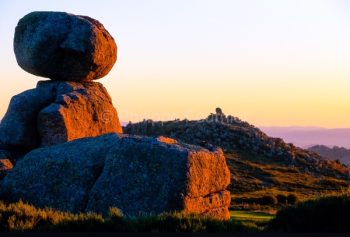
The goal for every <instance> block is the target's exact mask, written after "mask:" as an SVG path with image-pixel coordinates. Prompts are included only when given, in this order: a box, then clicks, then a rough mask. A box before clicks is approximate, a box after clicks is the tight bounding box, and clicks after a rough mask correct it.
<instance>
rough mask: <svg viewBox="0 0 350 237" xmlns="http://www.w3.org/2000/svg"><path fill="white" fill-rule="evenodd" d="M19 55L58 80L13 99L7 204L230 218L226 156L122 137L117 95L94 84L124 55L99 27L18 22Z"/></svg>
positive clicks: (69, 20)
mask: <svg viewBox="0 0 350 237" xmlns="http://www.w3.org/2000/svg"><path fill="white" fill-rule="evenodd" d="M14 49H15V54H16V59H17V62H18V64H19V65H20V66H21V67H22V68H23V69H24V70H26V71H28V72H30V73H32V74H34V75H38V76H43V77H49V78H50V79H52V80H48V81H40V82H39V83H38V84H37V87H36V88H35V89H31V90H28V91H25V92H23V93H21V94H19V95H16V96H14V97H13V98H12V100H11V102H10V105H9V108H8V110H7V112H6V114H5V116H4V118H3V120H2V121H1V123H0V151H1V152H2V153H0V155H1V154H3V155H2V156H0V180H1V179H2V178H3V177H5V178H4V179H3V180H1V182H0V199H5V200H7V201H18V200H20V199H21V200H23V201H25V202H29V203H31V204H34V205H35V206H37V207H52V208H56V209H58V210H62V211H71V212H74V213H77V212H84V211H95V212H99V213H102V214H106V213H107V212H108V209H109V207H112V206H114V207H118V208H120V209H121V210H122V211H123V213H124V214H126V215H129V216H137V215H139V214H142V213H149V214H151V213H152V214H158V213H161V212H168V211H185V212H189V213H198V214H202V215H208V216H211V217H214V218H218V219H228V218H229V216H230V215H229V212H228V207H229V205H230V201H231V197H230V193H229V192H228V191H226V187H227V186H228V185H229V183H230V172H229V170H228V168H227V166H226V161H225V157H224V155H223V152H222V151H221V149H219V148H214V147H210V148H208V149H206V148H202V147H198V146H193V145H188V144H184V143H178V142H177V141H176V140H174V139H170V138H167V137H158V138H147V137H139V136H127V135H122V134H121V133H122V128H121V126H120V123H119V119H118V114H117V111H116V109H115V108H114V107H113V105H112V100H111V98H110V96H109V95H108V93H107V91H106V89H105V88H104V87H103V86H102V84H100V83H96V82H92V81H91V80H94V79H98V78H100V77H102V76H104V75H106V74H107V73H108V72H109V70H110V69H111V68H112V66H113V64H114V63H115V61H116V53H117V48H116V45H115V43H114V40H113V38H112V37H111V36H110V35H109V33H108V32H107V31H106V30H105V29H104V28H103V26H102V25H101V24H100V23H99V22H98V21H96V20H94V19H91V18H89V17H85V16H74V15H72V14H67V13H61V12H33V13H30V14H28V15H26V16H25V17H23V18H22V19H21V20H20V21H19V23H18V25H17V27H16V32H15V39H14ZM80 138H82V139H80ZM77 139H78V140H77ZM73 140H75V141H73ZM6 150H7V151H11V153H8V152H7V151H6ZM28 152H29V153H28ZM1 159H2V160H1ZM9 159H12V161H14V163H15V166H14V168H12V164H11V162H10V161H9Z"/></svg>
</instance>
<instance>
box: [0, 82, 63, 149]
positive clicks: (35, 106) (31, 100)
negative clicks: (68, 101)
mask: <svg viewBox="0 0 350 237" xmlns="http://www.w3.org/2000/svg"><path fill="white" fill-rule="evenodd" d="M56 85H57V84H56V83H40V82H39V83H38V86H37V87H36V88H35V89H31V90H27V91H24V92H22V93H20V94H18V95H16V96H13V97H12V99H11V101H10V105H9V107H8V109H7V112H6V114H5V116H4V118H3V119H2V120H1V123H0V141H1V143H3V144H6V145H13V146H18V147H25V148H34V147H37V146H38V145H39V143H40V141H39V134H38V132H37V126H36V124H37V116H38V113H39V112H40V110H42V109H43V108H45V107H46V106H48V105H49V104H50V103H52V102H53V101H54V100H55V93H54V88H55V86H56Z"/></svg>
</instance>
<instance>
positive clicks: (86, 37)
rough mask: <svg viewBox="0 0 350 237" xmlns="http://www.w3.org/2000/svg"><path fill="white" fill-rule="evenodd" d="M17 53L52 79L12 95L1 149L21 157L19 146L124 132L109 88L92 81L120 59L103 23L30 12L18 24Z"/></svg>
mask: <svg viewBox="0 0 350 237" xmlns="http://www.w3.org/2000/svg"><path fill="white" fill-rule="evenodd" d="M14 51H15V55H16V59H17V62H18V64H19V66H20V67H21V68H23V69H24V70H25V71H27V72H29V73H32V74H34V75H38V76H42V77H47V78H49V79H51V80H48V81H40V82H39V83H38V84H37V87H36V88H35V89H31V90H28V91H25V92H23V93H21V94H19V95H16V96H14V97H13V98H12V99H11V102H10V105H9V108H8V110H7V113H6V114H5V116H4V118H3V120H2V121H1V124H0V149H1V148H2V149H8V150H11V151H12V152H13V153H15V155H14V156H18V154H17V153H18V151H19V150H21V151H23V152H26V151H28V150H30V149H33V148H37V147H39V146H47V145H53V144H58V143H62V142H67V141H71V140H74V139H78V138H83V137H94V136H98V135H102V134H106V133H111V132H115V133H122V128H121V125H120V123H119V119H118V114H117V111H116V109H115V108H114V107H113V104H112V100H111V98H110V96H109V94H108V92H107V90H106V89H105V88H104V87H103V85H102V84H100V83H97V82H93V80H96V79H99V78H101V77H103V76H105V75H106V74H107V73H108V72H109V71H110V70H111V69H112V67H113V65H114V63H115V62H116V59H117V46H116V44H115V42H114V39H113V37H112V36H111V35H110V34H109V33H108V31H107V30H106V29H105V28H104V27H103V25H102V24H101V23H99V22H98V21H97V20H94V19H92V18H90V17H86V16H76V15H72V14H68V13H64V12H32V13H30V14H28V15H26V16H24V17H23V18H22V19H21V20H20V21H19V22H18V25H17V27H16V30H15V37H14ZM1 146H2V147H1ZM23 152H22V153H23ZM20 155H21V153H20Z"/></svg>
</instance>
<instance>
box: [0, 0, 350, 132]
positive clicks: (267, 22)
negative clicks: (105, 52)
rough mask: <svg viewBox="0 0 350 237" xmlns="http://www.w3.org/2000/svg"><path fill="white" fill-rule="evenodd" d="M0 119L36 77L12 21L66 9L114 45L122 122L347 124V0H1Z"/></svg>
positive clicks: (112, 89)
mask: <svg viewBox="0 0 350 237" xmlns="http://www.w3.org/2000/svg"><path fill="white" fill-rule="evenodd" d="M0 9H1V12H2V13H1V14H0V35H1V37H0V65H1V66H0V69H1V77H0V118H1V117H2V116H3V115H4V114H5V112H6V110H7V106H8V104H9V101H10V99H11V97H12V96H13V95H15V94H18V93H21V92H22V91H24V90H28V89H31V88H34V87H35V85H36V83H37V82H38V81H39V80H47V79H45V78H40V77H36V76H34V75H31V74H29V73H27V72H25V71H23V70H22V69H21V68H20V67H19V66H18V65H17V62H16V59H15V55H14V53H13V36H14V30H15V27H16V24H17V22H18V20H19V19H20V18H21V17H23V16H24V15H26V14H27V13H29V12H32V11H65V12H69V13H73V14H78V15H88V16H90V17H93V18H95V19H97V20H99V21H100V22H101V23H102V24H103V25H104V26H105V28H106V29H107V30H108V31H109V32H110V33H111V35H112V36H113V37H114V39H115V40H116V43H117V45H118V61H117V63H116V64H115V66H114V67H113V69H112V70H111V72H110V73H109V74H108V75H107V76H105V77H104V78H103V79H100V80H98V81H99V82H101V83H103V84H104V86H105V87H106V88H107V90H108V91H109V93H110V95H111V97H112V99H113V104H114V106H115V107H116V108H117V110H118V113H119V118H120V120H121V121H123V122H128V121H133V122H135V121H140V120H142V119H143V118H147V119H154V120H170V119H175V118H180V119H184V118H188V119H199V118H205V117H206V116H207V115H208V114H209V113H211V112H214V110H215V108H216V107H221V108H222V110H223V112H224V113H225V114H230V115H234V116H237V117H239V118H241V119H243V120H245V121H248V122H249V123H251V124H254V125H256V126H320V127H327V128H340V127H350V93H349V91H350V2H349V1H347V0H264V1H261V0H167V1H165V0H127V1H125V0H110V1H108V0H99V1H96V0H94V1H90V0H74V1H70V0H59V1H58V0H56V1H44V0H31V1H23V0H22V1H20V0H1V1H0Z"/></svg>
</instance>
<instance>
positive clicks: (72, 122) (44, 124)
mask: <svg viewBox="0 0 350 237" xmlns="http://www.w3.org/2000/svg"><path fill="white" fill-rule="evenodd" d="M107 133H122V128H121V125H120V122H119V118H118V113H117V110H116V109H115V108H114V106H113V104H112V100H111V98H110V96H109V94H108V92H107V90H106V89H105V88H104V86H103V85H102V84H100V83H97V82H81V83H79V82H59V81H40V82H39V83H38V85H37V87H36V88H35V89H31V90H28V91H25V92H22V93H21V94H19V95H16V96H14V97H13V98H12V99H11V102H10V105H9V108H8V110H7V112H6V114H5V116H4V118H3V120H2V121H1V124H0V140H1V142H2V143H3V144H6V145H11V146H12V147H24V148H26V149H28V150H30V149H33V148H37V147H39V146H48V145H53V144H58V143H63V142H67V141H72V140H74V139H78V138H84V137H95V136H99V135H103V134H107Z"/></svg>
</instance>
